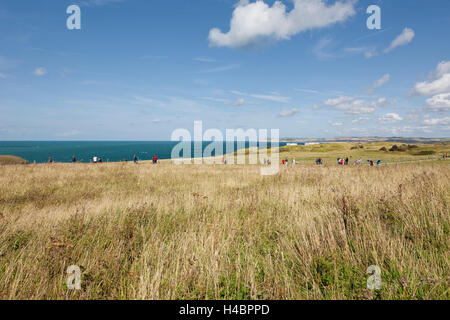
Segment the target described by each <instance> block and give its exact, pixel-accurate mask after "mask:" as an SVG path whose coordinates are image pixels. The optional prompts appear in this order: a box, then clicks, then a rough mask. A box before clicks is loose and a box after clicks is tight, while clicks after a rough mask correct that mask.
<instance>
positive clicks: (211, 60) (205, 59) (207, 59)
mask: <svg viewBox="0 0 450 320" xmlns="http://www.w3.org/2000/svg"><path fill="white" fill-rule="evenodd" d="M194 60H195V61H198V62H216V60H214V59H211V58H206V57H198V58H195V59H194Z"/></svg>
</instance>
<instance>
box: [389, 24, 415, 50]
mask: <svg viewBox="0 0 450 320" xmlns="http://www.w3.org/2000/svg"><path fill="white" fill-rule="evenodd" d="M415 35H416V34H415V32H414V30H412V29H409V28H405V29H403V31H402V33H401V34H400V35H399V36H397V38H395V39H394V40H393V41H392V42H391V45H390V46H389V47H388V48H386V49H384V52H385V53H388V52H391V51H392V50H394V49H395V48H397V47H400V46H404V45H406V44H408V43H410V42H411V41H412V40H413V39H414V37H415Z"/></svg>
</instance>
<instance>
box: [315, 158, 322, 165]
mask: <svg viewBox="0 0 450 320" xmlns="http://www.w3.org/2000/svg"><path fill="white" fill-rule="evenodd" d="M322 164H323V162H322V158H319V159H317V160H316V165H318V166H320V165H322Z"/></svg>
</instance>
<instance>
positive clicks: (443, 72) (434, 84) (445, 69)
mask: <svg viewBox="0 0 450 320" xmlns="http://www.w3.org/2000/svg"><path fill="white" fill-rule="evenodd" d="M449 92H450V61H442V62H440V63H439V64H438V66H437V67H436V70H435V71H434V72H432V74H431V76H430V79H429V80H428V81H424V82H418V83H416V85H415V86H414V89H413V94H415V95H421V96H429V95H434V94H439V93H449Z"/></svg>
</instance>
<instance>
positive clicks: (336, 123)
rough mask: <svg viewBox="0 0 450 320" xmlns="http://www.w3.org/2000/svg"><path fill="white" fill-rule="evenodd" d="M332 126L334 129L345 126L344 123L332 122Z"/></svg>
mask: <svg viewBox="0 0 450 320" xmlns="http://www.w3.org/2000/svg"><path fill="white" fill-rule="evenodd" d="M330 125H331V126H332V127H342V126H343V125H344V124H343V123H342V122H332V123H330Z"/></svg>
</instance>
